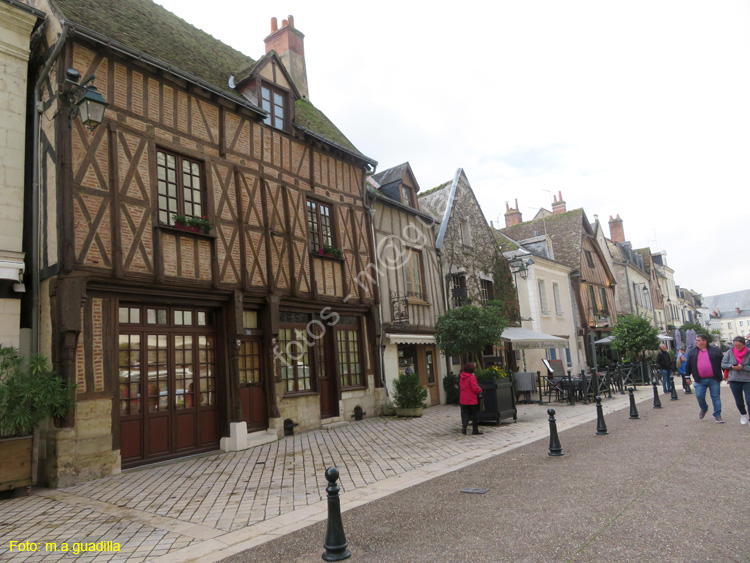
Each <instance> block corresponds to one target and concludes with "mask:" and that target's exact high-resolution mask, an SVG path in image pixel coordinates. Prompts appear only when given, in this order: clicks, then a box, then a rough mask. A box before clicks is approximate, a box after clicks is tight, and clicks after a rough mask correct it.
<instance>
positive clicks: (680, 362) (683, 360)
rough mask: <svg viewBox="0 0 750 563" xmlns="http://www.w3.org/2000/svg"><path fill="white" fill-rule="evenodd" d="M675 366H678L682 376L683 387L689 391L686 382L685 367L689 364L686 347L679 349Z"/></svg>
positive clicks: (678, 371)
mask: <svg viewBox="0 0 750 563" xmlns="http://www.w3.org/2000/svg"><path fill="white" fill-rule="evenodd" d="M674 363H675V366H676V367H677V373H679V374H680V377H682V389H683V390H684V391H685V393H687V383H685V367H686V365H687V356H685V348H680V349H679V350H678V351H677V357H675V359H674Z"/></svg>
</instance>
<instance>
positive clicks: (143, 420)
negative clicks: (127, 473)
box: [31, 0, 383, 486]
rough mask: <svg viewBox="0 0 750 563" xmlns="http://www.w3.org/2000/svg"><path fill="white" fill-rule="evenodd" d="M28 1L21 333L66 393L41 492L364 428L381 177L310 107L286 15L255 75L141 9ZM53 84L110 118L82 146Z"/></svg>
mask: <svg viewBox="0 0 750 563" xmlns="http://www.w3.org/2000/svg"><path fill="white" fill-rule="evenodd" d="M31 3H32V4H33V5H35V7H37V8H38V9H40V10H42V11H44V12H45V13H46V14H47V16H48V18H47V22H46V27H45V35H44V37H43V39H44V41H42V42H41V43H43V44H42V45H41V47H42V49H43V51H44V56H45V58H44V60H43V61H42V62H43V63H49V64H48V65H47V66H46V67H43V68H42V67H40V68H37V69H35V71H36V72H37V74H38V75H40V74H39V73H40V72H42V71H43V72H44V73H45V75H44V76H41V78H42V79H43V80H42V84H43V86H42V88H41V101H42V111H43V114H42V116H41V126H40V136H41V138H40V146H41V149H40V152H39V154H38V155H37V165H38V169H39V178H40V182H39V201H40V213H41V218H42V221H41V224H42V232H41V233H40V235H39V241H40V243H39V246H38V248H34V249H31V250H32V253H34V254H35V258H34V259H35V260H36V263H37V264H38V265H39V268H40V271H41V283H40V286H39V288H38V289H39V293H38V297H39V301H40V304H41V305H40V308H39V315H38V320H37V324H36V327H35V328H36V332H37V333H38V338H39V349H40V350H41V351H43V352H46V353H48V354H49V355H50V356H51V357H52V358H53V360H54V365H55V366H56V368H57V369H58V370H59V372H60V373H61V374H62V375H63V376H64V377H66V378H68V379H70V380H71V381H74V382H75V383H76V384H77V393H76V396H77V404H76V409H75V412H74V413H72V414H71V416H70V417H69V420H67V421H66V422H65V424H63V427H61V428H51V429H49V430H48V431H47V432H46V434H45V436H43V439H44V444H45V445H44V447H43V448H42V450H41V451H40V459H41V460H42V466H43V467H45V469H46V481H47V482H48V483H50V484H52V485H58V486H62V485H67V484H70V483H73V482H77V481H80V480H85V479H89V478H95V477H98V476H101V475H105V474H109V473H113V472H117V471H119V470H120V468H125V467H132V466H136V465H142V464H147V463H151V462H155V461H159V460H164V459H169V458H173V457H178V456H184V455H188V454H194V453H197V452H202V451H210V450H215V449H219V448H220V447H222V448H224V449H237V448H242V447H246V445H247V444H248V440H251V441H252V440H253V439H254V438H255V437H256V436H260V437H261V439H266V437H267V435H268V437H269V438H270V439H275V438H276V437H277V436H280V435H282V434H283V432H284V430H285V429H286V430H287V431H293V430H294V429H296V430H297V431H299V430H304V429H310V428H315V427H320V425H321V424H322V422H325V421H335V420H341V419H342V418H346V419H351V417H352V415H353V412H354V410H355V407H361V408H362V410H363V411H364V412H365V413H368V415H369V414H374V413H375V411H376V398H377V397H379V396H381V395H382V393H383V391H382V389H377V388H379V387H381V383H380V378H379V373H380V370H379V360H378V358H379V355H378V353H377V349H376V348H375V347H374V346H372V345H371V344H370V343H371V342H374V341H376V340H377V336H378V334H379V330H380V329H379V326H378V323H377V315H376V314H374V312H375V311H376V305H377V302H376V290H375V288H374V284H373V282H372V280H370V279H369V278H368V277H366V276H359V275H358V274H359V273H360V272H362V271H363V270H365V268H366V266H367V265H368V264H370V262H371V261H372V260H373V249H372V244H371V225H370V216H369V214H368V213H367V212H366V209H365V200H364V195H365V194H364V177H365V173H366V172H367V171H368V170H369V169H370V167H371V166H372V165H374V164H375V162H374V161H372V160H371V159H369V158H367V157H366V156H364V155H363V154H361V153H360V152H359V151H358V150H357V149H356V148H355V147H354V145H352V143H351V142H350V141H349V140H348V139H347V138H346V137H345V136H344V135H343V134H342V133H341V132H340V131H339V130H338V129H337V128H336V127H335V125H334V124H333V123H331V121H330V120H328V119H327V118H326V116H325V115H324V114H323V113H322V112H320V111H319V110H318V109H317V108H316V107H315V106H314V105H313V104H312V103H311V102H310V100H309V96H308V86H307V77H306V70H305V64H304V43H303V39H304V36H303V35H302V33H300V32H299V31H298V30H297V29H296V28H295V27H294V20H293V18H292V17H291V16H290V17H289V20H288V21H287V20H284V21H283V23H282V25H281V26H278V25H277V23H276V20H275V18H274V19H273V20H272V27H271V34H270V35H269V36H268V37H267V38H266V39H265V42H266V53H265V55H264V56H263V57H261V58H260V59H259V60H257V61H256V60H253V59H251V58H249V57H247V56H245V55H243V54H242V53H240V52H238V51H236V50H234V49H232V48H231V47H229V46H227V45H225V44H223V43H221V42H219V41H217V40H216V39H214V38H212V37H211V36H209V35H208V34H206V33H204V32H202V31H200V30H198V29H196V28H195V27H193V26H191V25H190V24H188V23H186V22H185V21H183V20H181V19H180V18H178V17H176V16H174V15H173V14H171V13H169V12H168V11H166V10H165V9H164V8H162V7H161V6H158V5H156V4H154V3H152V2H149V1H143V0H118V1H117V2H109V1H104V0H87V1H83V0H34V1H33V2H31ZM67 69H76V70H77V71H78V72H79V73H80V75H81V76H82V77H83V79H84V80H85V78H86V77H88V76H90V75H95V77H96V78H95V81H94V82H93V83H94V84H95V86H96V87H97V88H98V90H99V92H100V93H101V94H102V95H103V96H104V98H105V99H106V101H107V102H108V104H109V105H108V107H107V109H106V114H105V118H104V122H103V123H102V124H101V125H100V126H99V127H97V128H96V129H94V130H89V129H88V128H87V127H84V126H83V124H82V123H81V120H80V119H76V118H74V117H73V116H72V115H71V109H72V108H71V104H70V103H69V100H68V96H67V94H66V93H67V92H68V91H69V89H70V88H71V85H70V82H69V79H70V78H71V77H74V76H75V75H74V74H71V73H67ZM248 431H249V432H250V434H248Z"/></svg>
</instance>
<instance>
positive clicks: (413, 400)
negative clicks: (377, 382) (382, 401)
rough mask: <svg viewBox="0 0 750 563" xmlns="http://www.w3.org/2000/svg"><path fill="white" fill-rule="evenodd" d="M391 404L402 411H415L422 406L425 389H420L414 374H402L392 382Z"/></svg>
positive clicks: (425, 395)
mask: <svg viewBox="0 0 750 563" xmlns="http://www.w3.org/2000/svg"><path fill="white" fill-rule="evenodd" d="M393 391H394V392H393V402H394V403H395V405H396V407H398V408H402V409H416V408H419V407H422V406H424V402H425V399H427V389H425V388H424V387H422V383H421V382H420V381H419V376H418V375H417V374H416V373H402V374H401V375H399V376H398V379H396V380H394V382H393Z"/></svg>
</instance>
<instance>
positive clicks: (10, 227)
mask: <svg viewBox="0 0 750 563" xmlns="http://www.w3.org/2000/svg"><path fill="white" fill-rule="evenodd" d="M43 17H44V14H42V13H41V12H39V11H38V10H35V9H33V8H31V7H29V6H26V5H25V4H23V3H21V2H16V1H14V0H0V76H2V79H0V343H2V344H3V345H4V346H13V347H14V348H19V347H20V348H21V350H22V352H24V353H25V354H28V353H29V340H28V336H29V335H28V331H23V332H24V338H23V342H22V337H21V334H22V330H21V296H22V295H23V293H24V292H25V290H26V286H25V284H24V274H25V271H26V267H25V262H24V259H25V253H24V252H23V235H24V176H25V163H26V150H25V147H26V140H25V139H26V98H27V96H28V92H29V84H28V81H27V76H28V68H29V57H30V54H31V51H30V41H31V34H32V32H33V31H34V29H35V28H36V27H37V25H38V24H39V22H41V21H42V19H43Z"/></svg>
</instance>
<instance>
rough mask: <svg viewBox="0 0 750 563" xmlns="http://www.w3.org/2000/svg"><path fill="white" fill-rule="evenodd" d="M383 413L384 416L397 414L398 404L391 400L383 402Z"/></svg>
mask: <svg viewBox="0 0 750 563" xmlns="http://www.w3.org/2000/svg"><path fill="white" fill-rule="evenodd" d="M381 414H382V415H383V416H396V406H395V405H394V404H393V403H392V402H391V401H386V402H385V403H383V409H382V411H381Z"/></svg>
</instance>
